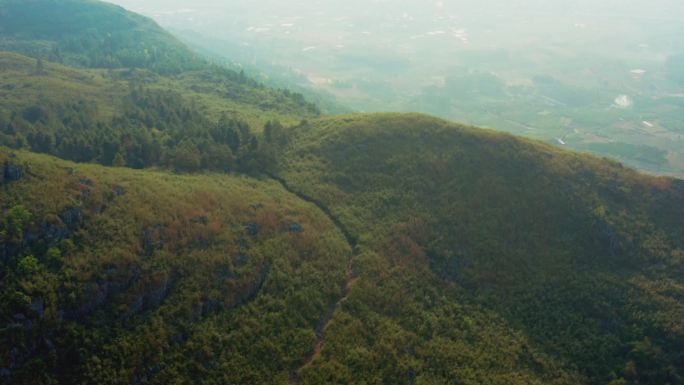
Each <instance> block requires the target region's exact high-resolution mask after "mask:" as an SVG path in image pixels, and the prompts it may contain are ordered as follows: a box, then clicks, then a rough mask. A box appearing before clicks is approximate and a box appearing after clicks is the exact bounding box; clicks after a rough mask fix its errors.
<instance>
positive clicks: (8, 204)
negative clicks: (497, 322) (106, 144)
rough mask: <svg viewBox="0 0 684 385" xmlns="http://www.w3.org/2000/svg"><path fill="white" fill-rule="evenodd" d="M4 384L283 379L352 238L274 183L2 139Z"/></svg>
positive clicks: (324, 305) (0, 378)
mask: <svg viewBox="0 0 684 385" xmlns="http://www.w3.org/2000/svg"><path fill="white" fill-rule="evenodd" d="M0 171H1V172H0V213H2V216H0V240H1V242H0V264H1V266H2V268H1V269H0V280H1V282H2V285H1V286H0V314H1V316H0V317H1V322H2V328H1V329H0V383H3V384H4V383H10V384H45V383H60V384H79V383H83V384H86V383H88V384H90V383H98V384H131V383H146V384H171V383H195V382H202V383H207V384H219V383H222V384H225V383H241V384H266V383H280V384H283V383H286V382H287V379H288V378H289V375H290V370H291V368H292V367H294V366H295V365H296V363H297V362H299V361H300V360H301V357H303V356H305V355H306V354H307V352H308V350H309V349H310V347H311V346H312V345H313V344H314V341H315V334H314V329H315V327H316V325H317V323H318V322H319V320H320V319H322V318H323V317H324V314H325V313H327V312H328V311H329V310H328V309H329V307H330V306H331V304H333V303H334V302H335V301H336V300H337V298H338V297H339V293H340V287H341V285H342V284H343V282H344V279H345V275H346V267H347V263H348V258H349V255H350V253H351V250H350V248H349V245H348V244H347V243H346V242H345V239H344V237H343V236H342V234H341V233H340V232H339V230H338V229H336V227H335V226H334V224H333V223H332V222H331V221H330V220H329V219H328V218H327V217H326V216H325V215H324V214H323V213H322V212H321V211H320V210H318V208H316V207H315V206H314V205H312V204H309V203H306V202H304V201H302V200H300V199H299V198H297V197H296V196H294V195H292V194H290V193H288V192H286V191H285V190H283V188H281V187H280V186H279V185H278V184H277V183H275V182H272V181H267V180H264V181H260V180H256V179H250V178H246V177H239V176H228V175H220V174H208V175H196V176H179V175H173V174H169V173H164V172H155V171H135V170H130V169H124V168H104V167H101V166H94V165H85V164H74V163H69V162H64V161H60V160H56V159H54V158H51V157H47V156H44V155H35V154H30V153H25V152H19V153H16V154H12V153H10V152H9V151H8V150H6V149H0Z"/></svg>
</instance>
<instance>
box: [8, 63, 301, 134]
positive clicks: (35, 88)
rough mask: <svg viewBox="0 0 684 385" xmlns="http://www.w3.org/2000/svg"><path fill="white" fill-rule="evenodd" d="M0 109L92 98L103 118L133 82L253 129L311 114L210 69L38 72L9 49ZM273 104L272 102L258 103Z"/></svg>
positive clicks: (53, 67) (48, 67)
mask: <svg viewBox="0 0 684 385" xmlns="http://www.w3.org/2000/svg"><path fill="white" fill-rule="evenodd" d="M0 68H1V69H2V71H1V72H0V111H4V112H5V113H6V114H9V113H11V112H18V113H21V111H23V109H25V108H27V107H29V106H32V105H36V104H38V105H40V104H41V103H45V102H50V103H56V102H58V103H66V102H70V101H71V102H76V101H88V102H94V103H96V105H97V108H98V113H99V114H100V118H101V119H103V120H107V119H111V118H112V117H113V116H114V115H115V113H116V112H117V111H120V110H121V108H122V104H123V102H124V101H123V99H124V97H125V96H126V95H128V93H129V92H130V91H129V83H130V82H131V81H134V82H141V83H142V84H145V85H146V87H149V88H151V89H158V90H166V91H173V92H176V93H179V94H181V95H183V97H184V98H185V99H186V100H187V102H188V103H192V102H195V103H196V104H197V105H198V106H199V107H201V108H203V109H204V110H205V111H206V113H207V116H208V117H209V118H210V119H211V120H214V121H215V120H218V118H219V117H220V116H221V114H223V113H228V114H229V115H230V116H234V117H237V118H240V119H242V120H245V121H246V122H248V123H249V124H250V125H251V126H252V127H254V128H255V129H261V128H262V127H263V125H264V123H265V122H267V121H269V120H273V119H280V120H281V121H282V122H283V123H286V124H294V123H298V122H299V121H300V120H301V119H303V118H306V117H311V116H312V115H311V113H310V112H309V111H306V110H304V109H302V107H301V106H298V105H296V104H295V103H294V102H292V101H291V100H289V98H287V97H285V96H284V95H281V94H279V93H278V92H275V91H273V90H271V89H268V88H254V87H251V86H248V85H240V84H235V83H232V82H230V81H228V80H225V79H223V80H222V79H220V78H219V80H216V79H212V78H211V75H210V74H208V73H206V72H201V71H200V72H188V73H184V74H182V75H178V76H172V77H163V76H158V75H156V74H153V73H150V72H146V71H144V70H139V71H137V73H135V74H133V75H128V71H126V70H118V71H113V72H108V71H106V70H93V69H76V68H73V67H66V66H62V65H60V64H56V63H45V69H44V72H43V73H41V74H37V73H36V61H35V59H32V58H29V57H26V56H22V55H20V54H15V53H10V52H0ZM263 102H270V104H268V105H266V104H260V103H263Z"/></svg>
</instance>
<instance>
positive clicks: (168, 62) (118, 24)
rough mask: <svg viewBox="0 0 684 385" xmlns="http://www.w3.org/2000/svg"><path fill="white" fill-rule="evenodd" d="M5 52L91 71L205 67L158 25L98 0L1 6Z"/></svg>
mask: <svg viewBox="0 0 684 385" xmlns="http://www.w3.org/2000/svg"><path fill="white" fill-rule="evenodd" d="M0 26H1V27H0V47H1V48H2V49H3V50H9V51H17V52H21V53H25V54H28V55H30V56H35V57H40V58H43V59H49V60H51V61H57V62H63V63H65V64H69V65H77V66H81V67H91V68H120V67H138V68H148V69H151V70H154V71H156V72H160V73H178V72H180V71H184V70H191V69H200V68H202V67H203V66H205V65H206V64H205V63H204V61H203V60H201V59H200V58H199V57H197V56H196V55H195V54H194V53H193V52H192V51H190V50H189V49H188V48H187V47H185V46H184V45H183V44H182V43H181V42H179V41H178V40H177V39H175V38H174V37H173V36H171V34H169V33H168V32H166V31H165V30H163V29H162V28H160V27H159V26H158V25H157V24H156V23H155V22H154V21H152V20H151V19H148V18H146V17H144V16H141V15H138V14H135V13H132V12H129V11H127V10H125V9H123V8H121V7H119V6H116V5H113V4H109V3H105V2H101V1H94V0H60V1H50V0H4V1H2V2H0Z"/></svg>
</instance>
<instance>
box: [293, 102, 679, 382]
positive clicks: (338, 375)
mask: <svg viewBox="0 0 684 385" xmlns="http://www.w3.org/2000/svg"><path fill="white" fill-rule="evenodd" d="M291 143H292V144H291V146H290V147H289V148H288V149H287V150H286V151H285V154H284V156H282V159H281V162H282V163H281V172H280V175H281V176H282V177H283V178H284V179H286V180H287V181H288V183H289V184H290V185H291V186H292V187H293V188H295V189H297V190H299V191H302V192H303V193H305V194H307V195H310V196H312V197H314V198H315V199H318V200H320V201H322V202H323V203H325V204H326V205H328V206H329V207H330V209H331V211H332V212H333V213H334V214H335V215H336V216H337V217H338V218H339V219H340V220H341V222H342V223H343V224H344V225H346V227H348V228H349V229H350V231H351V232H352V234H353V235H355V236H356V237H358V238H359V243H360V245H361V247H362V249H363V250H365V252H364V253H363V254H362V255H361V256H359V257H358V258H357V260H356V271H357V274H358V276H359V280H358V282H357V284H356V285H355V286H354V288H352V290H351V291H350V293H349V298H348V299H347V300H346V301H345V303H344V304H343V306H341V308H340V309H338V311H337V313H336V314H335V317H334V318H333V322H332V323H331V325H330V327H329V330H328V333H327V337H326V341H325V343H324V344H323V351H322V354H321V356H320V358H319V359H317V360H314V362H313V365H310V366H309V367H307V368H305V369H304V371H303V374H302V379H303V383H311V384H315V383H322V382H323V381H328V382H327V383H339V384H343V383H364V381H365V383H393V384H402V383H411V382H412V381H415V383H420V384H444V383H448V384H452V383H453V384H457V383H458V384H464V383H465V384H482V383H496V384H503V383H506V384H517V383H521V384H522V383H558V384H565V383H567V384H577V383H591V384H605V383H608V382H610V381H616V382H615V383H624V382H620V381H627V383H636V382H637V381H638V382H639V383H642V384H643V383H650V384H662V383H668V382H669V383H671V384H675V383H676V384H680V383H682V381H683V380H682V376H683V375H684V373H682V371H681V368H683V367H684V356H683V355H682V351H684V349H683V348H684V328H682V324H681V322H680V321H679V320H681V319H683V318H684V304H683V301H682V299H683V298H684V282H683V281H682V276H683V275H682V273H683V270H684V223H683V221H682V218H684V204H683V203H684V191H683V188H682V182H681V181H676V180H671V179H667V178H655V177H648V176H644V175H640V174H637V173H636V172H633V171H631V170H628V169H624V168H623V167H622V166H621V165H619V164H617V163H614V162H611V161H608V160H604V159H599V158H595V157H591V156H587V155H581V154H574V153H569V152H564V151H560V150H558V149H555V148H553V147H551V146H548V145H545V144H541V143H536V142H531V141H528V140H523V139H518V138H514V137H512V136H509V135H505V134H498V133H494V132H491V131H483V130H479V129H475V128H471V127H464V126H460V125H455V124H450V123H447V122H444V121H441V120H437V119H432V118H429V117H425V116H421V115H393V114H385V115H382V114H381V115H350V116H344V117H338V118H327V119H322V120H319V121H316V122H314V123H312V124H311V125H310V126H309V127H308V128H305V129H302V130H301V131H299V132H297V133H294V138H293V140H292V141H291Z"/></svg>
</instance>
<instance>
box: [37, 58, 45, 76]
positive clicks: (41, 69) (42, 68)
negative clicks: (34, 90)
mask: <svg viewBox="0 0 684 385" xmlns="http://www.w3.org/2000/svg"><path fill="white" fill-rule="evenodd" d="M44 73H45V63H43V59H37V60H36V75H42V74H44Z"/></svg>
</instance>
